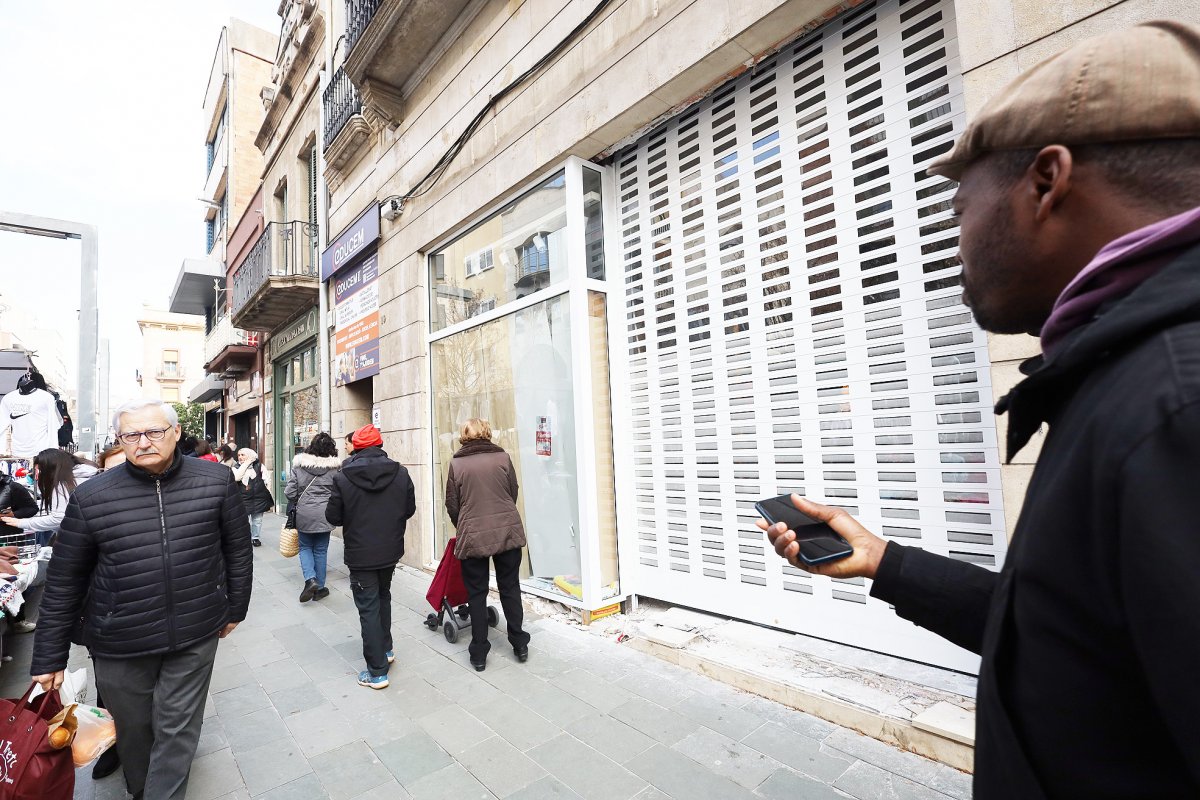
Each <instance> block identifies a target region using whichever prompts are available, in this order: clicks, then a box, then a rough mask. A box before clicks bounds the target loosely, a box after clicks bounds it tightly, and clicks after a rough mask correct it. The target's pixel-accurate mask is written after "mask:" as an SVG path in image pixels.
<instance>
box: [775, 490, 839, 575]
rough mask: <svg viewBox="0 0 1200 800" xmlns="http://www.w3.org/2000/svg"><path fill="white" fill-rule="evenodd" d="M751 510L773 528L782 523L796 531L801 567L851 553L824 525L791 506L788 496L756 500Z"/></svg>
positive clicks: (837, 536) (837, 534)
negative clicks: (803, 564) (802, 563)
mask: <svg viewBox="0 0 1200 800" xmlns="http://www.w3.org/2000/svg"><path fill="white" fill-rule="evenodd" d="M754 510H755V511H757V512H758V513H759V514H761V515H762V518H763V519H765V520H766V521H767V522H769V523H770V524H771V525H774V524H776V523H778V522H782V523H784V524H785V525H787V526H788V529H789V530H793V531H795V532H796V543H797V544H799V545H800V560H801V561H803V562H804V563H805V564H824V563H826V562H828V561H837V560H838V559H839V558H845V557H846V556H848V555H850V554H852V553H853V552H854V548H853V547H851V546H850V543H849V542H847V541H846V540H845V539H843V538H842V537H841V535H840V534H839V533H838V532H837V531H835V530H834V529H833V528H831V527H829V525H828V524H826V523H824V522H821V521H820V520H816V519H813V518H812V517H810V516H808V515H807V514H803V513H801V512H800V510H799V509H798V508H796V507H795V506H794V505H792V496H791V495H787V494H781V495H779V497H770V498H767V499H765V500H759V501H758V502H757V503H755V504H754Z"/></svg>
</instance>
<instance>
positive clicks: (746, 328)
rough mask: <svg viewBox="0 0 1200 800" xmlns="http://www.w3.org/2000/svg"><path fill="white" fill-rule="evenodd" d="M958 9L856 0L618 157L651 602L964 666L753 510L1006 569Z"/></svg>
mask: <svg viewBox="0 0 1200 800" xmlns="http://www.w3.org/2000/svg"><path fill="white" fill-rule="evenodd" d="M954 37H955V22H954V5H953V3H952V2H949V0H904V1H903V2H902V1H901V0H884V1H883V2H880V1H879V0H868V2H865V3H863V4H861V5H859V6H857V7H856V8H854V9H853V10H851V11H849V12H846V13H845V14H842V15H841V16H839V17H837V18H835V19H834V20H832V21H830V22H829V23H827V24H826V25H824V26H823V27H821V28H819V29H817V30H815V31H813V32H811V33H809V34H807V35H806V36H804V37H803V38H801V39H799V40H797V41H796V42H794V43H792V44H791V45H789V46H787V47H785V48H783V49H782V50H781V51H780V52H779V53H778V54H776V55H775V56H774V57H772V58H770V59H767V60H766V61H764V62H763V63H761V64H759V65H758V66H757V67H756V68H755V69H754V71H753V72H752V73H749V74H746V75H744V76H742V77H739V78H737V79H735V80H734V81H732V82H730V83H728V84H726V85H725V86H723V87H721V88H720V89H718V90H717V91H715V92H714V93H712V94H711V95H710V96H709V97H708V98H706V99H705V100H703V101H701V102H700V103H698V104H696V105H695V106H693V107H692V108H690V109H688V110H687V111H685V112H683V113H682V114H680V115H678V116H676V117H674V118H672V119H671V120H669V121H668V122H667V123H665V124H664V125H662V126H661V127H660V128H659V129H657V130H655V131H653V132H651V133H650V134H648V135H646V136H645V137H643V138H642V139H641V140H640V141H638V142H637V143H635V144H634V145H633V146H631V147H630V148H628V149H626V150H624V151H622V152H620V153H618V154H617V155H616V156H615V157H614V169H615V171H616V175H617V184H618V188H617V191H618V200H617V208H618V211H619V214H618V216H619V220H618V223H619V226H620V227H619V229H620V252H621V254H622V261H623V263H622V268H623V273H624V281H623V285H624V287H625V303H626V314H625V317H626V324H625V330H624V332H623V334H624V340H625V341H624V342H620V340H619V338H618V339H615V340H614V348H617V347H621V348H623V349H624V353H623V356H624V357H625V358H626V359H627V362H626V365H627V368H628V373H627V374H628V375H629V376H630V384H631V390H632V397H631V415H632V416H631V421H632V429H631V430H632V433H631V436H632V437H633V454H634V464H633V465H632V468H631V471H630V473H629V479H628V483H627V484H626V486H627V491H628V492H630V494H631V495H632V498H631V499H632V504H633V506H634V507H635V510H634V512H633V513H632V514H631V519H632V520H633V521H634V522H635V524H636V529H635V530H634V531H624V532H623V534H622V535H625V536H629V535H633V536H636V537H637V545H636V551H637V558H636V561H635V563H634V564H633V565H631V566H632V567H634V568H635V569H636V571H637V581H636V586H637V591H638V592H639V593H641V594H645V595H647V596H651V597H658V598H661V599H665V600H669V601H672V602H678V603H682V604H686V605H690V606H694V607H698V608H705V609H709V610H712V611H716V612H719V613H722V614H728V615H730V616H737V617H741V618H744V619H750V620H754V621H757V622H762V623H765V624H769V625H775V626H778V627H783V628H786V629H791V630H795V631H799V632H803V633H808V634H812V635H815V636H820V637H824V638H828V639H833V640H837V641H843V642H847V643H850V644H854V645H858V646H862V647H867V648H870V649H874V650H880V651H885V652H890V653H894V654H896V655H901V656H905V657H909V658H914V659H918V660H921V661H927V662H933V663H938V664H942V665H945V666H950V667H953V668H956V669H968V670H970V669H974V668H975V665H977V663H978V661H977V659H976V658H975V657H974V656H973V655H971V654H969V653H966V652H965V651H963V650H960V649H958V648H955V647H954V646H952V645H950V644H948V643H946V642H945V641H944V640H942V639H940V638H938V637H936V636H933V635H932V634H930V633H928V632H926V631H922V630H920V629H917V628H915V627H914V626H913V625H911V624H909V623H907V622H905V621H903V620H900V619H899V618H897V617H896V616H895V615H894V614H893V613H892V612H891V610H890V609H889V608H888V607H887V606H886V605H885V604H883V603H881V602H878V601H876V600H874V599H872V598H870V597H869V595H868V591H869V585H868V584H867V582H865V581H863V580H844V581H833V580H829V579H827V578H821V577H814V576H811V575H809V574H808V573H805V572H802V571H800V570H797V569H794V568H792V567H790V566H788V565H787V564H786V563H784V562H783V561H781V560H779V559H778V558H776V557H775V555H774V553H773V551H772V550H771V548H770V546H769V544H768V543H767V542H766V539H765V536H764V535H763V534H762V533H761V531H759V530H758V528H757V527H755V525H754V521H755V520H756V519H757V514H756V513H755V512H754V507H753V506H754V502H755V501H756V500H758V499H759V498H762V497H766V496H771V495H775V494H783V493H787V492H798V493H801V494H806V495H808V496H811V497H813V498H815V499H821V500H824V501H825V502H828V503H831V504H834V505H840V506H842V507H844V508H846V509H847V510H849V511H850V512H851V513H853V514H855V515H857V516H858V517H859V518H860V519H861V520H862V521H863V523H864V524H866V525H867V526H868V527H870V528H871V529H873V530H875V531H876V532H878V533H880V534H882V535H884V536H886V537H888V538H892V539H895V540H897V541H900V542H903V543H905V544H912V545H917V546H920V547H924V548H927V549H929V550H932V551H934V552H938V553H942V554H946V555H950V556H952V557H955V558H960V559H963V560H968V561H972V562H974V563H979V564H983V565H986V566H989V567H998V566H999V565H1000V563H1001V561H1002V560H1003V555H1004V548H1005V544H1006V537H1005V535H1004V519H1003V506H1002V497H1001V491H1000V464H999V456H998V450H997V444H996V432H995V427H994V424H993V422H992V416H991V414H990V411H991V409H990V398H991V387H990V371H989V364H988V352H987V342H986V338H985V336H984V334H983V333H982V332H981V331H980V330H978V329H977V328H976V327H975V326H974V324H973V322H972V320H971V316H970V314H969V312H967V310H966V309H965V308H964V307H963V306H962V305H961V302H960V288H959V267H958V265H957V263H956V261H955V252H956V248H957V244H958V238H957V229H956V227H955V224H954V222H953V220H952V218H951V212H950V199H951V197H952V195H953V190H954V187H953V184H952V183H950V182H949V181H946V180H944V179H942V178H938V177H936V176H932V175H929V174H927V173H926V172H925V165H926V164H928V162H929V161H930V160H931V159H932V158H934V157H935V156H937V155H938V154H940V153H943V152H945V151H946V150H947V149H949V148H950V146H951V144H952V141H953V137H954V135H955V133H956V132H959V131H961V129H962V127H963V124H964V107H963V98H962V80H961V74H960V70H961V68H960V66H959V58H958V50H957V42H956V41H955V38H954Z"/></svg>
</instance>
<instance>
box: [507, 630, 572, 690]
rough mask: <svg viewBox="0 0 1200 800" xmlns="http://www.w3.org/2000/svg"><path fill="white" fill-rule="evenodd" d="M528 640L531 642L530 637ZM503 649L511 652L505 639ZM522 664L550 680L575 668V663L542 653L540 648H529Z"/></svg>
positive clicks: (540, 676) (531, 671)
mask: <svg viewBox="0 0 1200 800" xmlns="http://www.w3.org/2000/svg"><path fill="white" fill-rule="evenodd" d="M530 641H531V642H532V639H531V640H530ZM493 648H494V645H493ZM503 649H504V650H506V651H507V652H509V653H511V652H512V648H511V647H509V646H508V642H507V640H505V641H504V648H503ZM524 666H525V669H527V670H528V671H529V672H530V673H532V674H533V675H537V676H538V677H539V678H544V679H546V680H551V679H552V678H555V677H558V676H559V675H562V674H563V673H564V672H570V671H571V670H573V669H575V665H574V664H572V663H571V662H569V661H564V660H563V659H561V658H558V657H557V656H554V655H551V654H549V653H543V652H541V651H540V650H539V651H535V650H530V654H529V660H528V661H526V662H525V665H524Z"/></svg>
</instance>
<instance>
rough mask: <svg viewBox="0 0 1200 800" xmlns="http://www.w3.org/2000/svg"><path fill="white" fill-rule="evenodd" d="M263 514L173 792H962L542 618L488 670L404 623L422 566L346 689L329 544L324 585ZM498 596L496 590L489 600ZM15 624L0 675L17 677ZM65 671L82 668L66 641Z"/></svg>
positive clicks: (517, 797) (408, 574) (344, 620)
mask: <svg viewBox="0 0 1200 800" xmlns="http://www.w3.org/2000/svg"><path fill="white" fill-rule="evenodd" d="M279 522H280V518H277V517H268V518H267V520H265V521H264V525H263V529H264V534H266V535H264V540H265V542H266V543H265V545H264V546H263V547H261V548H258V549H256V550H255V575H254V596H253V600H252V602H251V606H250V616H249V617H248V619H247V620H246V621H245V622H244V623H243V624H242V625H241V626H239V627H238V629H237V630H236V631H235V632H234V634H233V635H232V636H231V637H230V638H229V639H227V640H225V641H223V642H222V643H221V646H220V649H219V650H218V653H217V661H216V668H215V669H214V672H213V679H212V687H211V695H210V697H209V701H208V706H207V709H206V712H205V721H204V733H203V735H202V737H201V740H200V747H199V751H198V753H197V758H196V761H195V764H194V766H193V768H192V777H191V783H190V785H189V789H188V798H189V800H235V799H237V800H244V799H245V798H265V799H269V800H274V799H275V798H279V799H281V800H284V799H286V800H309V798H314V799H315V798H334V799H335V800H339V799H342V798H345V799H347V800H348V799H350V798H359V799H360V800H367V798H389V799H391V798H409V797H412V798H418V800H426V798H428V799H429V800H434V799H435V798H446V799H447V800H451V799H453V800H466V799H467V798H513V799H514V800H540V799H541V798H571V799H575V798H586V799H587V800H622V799H623V798H638V800H654V799H655V798H664V797H671V798H678V800H705V799H706V798H804V799H808V798H812V799H813V800H824V799H825V798H847V797H854V798H860V800H868V798H869V799H870V800H875V798H898V799H904V800H907V799H909V798H911V799H912V800H946V798H948V797H949V798H969V797H970V778H969V776H967V775H964V774H962V773H960V772H958V771H956V770H954V769H951V768H950V767H947V766H945V765H942V764H938V763H936V762H933V761H929V760H927V759H924V758H921V757H919V756H916V755H913V754H911V753H904V752H901V751H899V750H896V749H894V748H892V747H889V746H887V745H885V744H882V743H880V742H877V741H876V740H874V739H870V738H867V737H864V736H860V735H858V734H856V733H854V732H852V731H850V730H848V729H845V728H840V727H838V726H836V725H833V724H831V723H828V722H825V721H824V720H820V719H817V718H815V717H812V716H809V715H807V714H804V713H801V712H798V711H795V710H793V709H790V708H787V707H785V706H781V705H779V704H777V703H773V702H771V701H768V700H765V699H762V698H759V697H755V696H753V695H750V694H747V693H744V692H740V691H738V690H736V689H733V688H731V687H729V686H726V685H725V684H721V683H718V682H716V681H713V680H710V679H708V678H705V677H703V676H701V675H697V674H695V673H692V672H690V671H688V670H686V669H683V668H680V667H676V666H673V665H670V664H666V663H663V662H661V661H659V660H657V659H655V658H653V657H651V656H647V655H644V654H642V653H638V652H636V651H633V650H631V649H629V648H627V647H624V646H622V645H620V644H618V643H616V642H615V641H611V640H608V639H604V638H601V637H598V636H594V635H592V634H589V633H587V632H585V631H582V630H580V629H578V628H575V627H572V626H570V625H567V624H563V623H561V622H558V621H554V620H550V619H534V618H528V619H527V628H528V630H529V631H530V632H531V633H532V636H533V638H532V641H531V643H530V656H529V661H528V663H526V664H520V663H518V662H517V661H516V659H515V658H514V657H513V654H512V650H511V648H509V647H508V644H507V642H506V641H505V639H504V636H503V634H502V631H503V621H502V622H501V625H500V628H499V630H494V631H493V633H492V652H491V655H490V656H489V658H488V665H487V670H486V671H484V672H482V673H476V672H474V671H473V669H472V668H471V667H470V665H469V664H468V662H467V653H466V647H467V642H468V640H469V638H470V636H469V631H463V636H462V637H461V638H460V639H459V641H458V643H457V644H453V645H452V644H449V643H448V642H447V641H446V640H445V639H444V638H443V635H442V633H441V632H440V631H438V632H431V631H429V630H428V629H426V628H425V627H424V626H423V625H422V621H423V620H424V619H425V615H426V613H428V611H429V610H430V609H429V607H428V605H427V604H426V602H425V596H424V593H425V588H426V587H427V586H428V582H429V578H428V576H426V575H424V574H422V573H419V572H417V571H415V570H407V569H404V568H402V569H401V570H399V571H398V572H397V575H396V579H395V581H394V583H393V589H392V592H393V633H394V635H395V646H396V647H395V649H396V663H395V664H394V665H393V667H392V670H391V674H390V680H391V686H390V687H389V688H387V689H384V690H381V691H375V690H371V689H367V688H364V687H360V686H358V685H357V683H356V682H355V675H356V674H357V672H358V671H359V670H360V669H362V668H363V663H362V647H361V642H360V640H359V637H358V616H357V612H356V611H355V608H354V603H353V601H352V600H351V597H350V585H349V576H348V574H347V572H346V570H345V568H344V567H343V566H341V564H342V561H341V557H342V548H341V542H340V540H338V539H336V538H335V539H334V540H333V541H332V543H331V547H330V553H329V557H330V572H329V581H328V585H329V587H330V589H331V590H332V591H331V594H330V595H329V597H328V598H326V599H324V600H321V601H318V602H310V603H305V604H300V603H299V602H298V601H297V596H298V594H299V591H300V586H301V583H302V581H301V578H300V568H299V564H298V563H297V561H296V559H284V558H282V557H280V556H279V553H278V551H277V550H276V549H275V547H274V545H275V542H276V539H277V535H270V534H269V533H268V531H277V530H278V524H279ZM495 605H496V606H497V610H499V603H495ZM31 639H32V637H30V636H23V637H17V638H16V639H15V641H14V649H13V655H14V657H15V660H14V661H13V662H11V663H8V664H5V665H4V667H3V669H2V670H0V691H3V692H5V694H4V695H3V696H5V697H13V696H19V694H20V693H21V691H22V690H23V689H24V687H25V686H26V685H27V680H28V678H27V677H26V675H27V673H28V669H27V668H28V664H29V647H30V645H31ZM72 660H73V663H74V664H75V666H84V665H88V661H87V658H86V654H85V652H84V651H83V650H82V649H77V651H76V652H75V653H74V654H73V658H72ZM123 789H124V781H123V778H122V776H121V773H120V772H119V771H118V772H117V773H116V774H115V775H113V776H111V777H109V778H106V779H104V780H102V781H92V780H91V777H90V768H89V769H84V770H80V771H79V772H78V781H77V788H76V791H75V797H76V798H77V799H78V800H91V799H92V798H96V800H107V799H108V798H125V797H126V796H127V795H126V793H125V792H124V791H123Z"/></svg>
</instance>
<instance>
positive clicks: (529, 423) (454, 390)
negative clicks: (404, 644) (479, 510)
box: [430, 295, 615, 594]
mask: <svg viewBox="0 0 1200 800" xmlns="http://www.w3.org/2000/svg"><path fill="white" fill-rule="evenodd" d="M602 299H603V298H601V301H602ZM430 357H431V360H432V369H433V386H434V425H435V432H436V441H435V443H434V460H435V467H436V472H435V480H436V483H437V503H438V507H437V523H436V527H437V537H438V538H437V543H438V546H437V550H436V552H437V553H438V554H439V555H440V553H441V552H442V549H443V548H444V547H445V545H446V541H447V540H448V539H449V537H451V536H453V535H454V528H453V526H452V525H451V524H450V519H449V517H448V516H447V515H446V512H445V482H446V471H447V466H448V464H449V461H450V459H451V457H452V456H453V454H454V452H455V451H456V450H457V449H458V447H459V442H458V432H459V429H460V428H461V426H462V423H463V422H465V421H466V420H468V419H470V418H471V417H482V418H485V419H488V420H489V421H490V422H491V425H492V431H493V441H494V442H495V443H496V444H498V445H500V446H501V447H503V448H504V449H505V450H507V451H508V454H509V456H510V457H511V458H512V461H513V464H514V466H515V467H516V469H517V474H518V478H519V480H520V484H521V490H520V497H519V499H518V502H517V505H518V507H519V508H520V511H521V517H522V519H523V520H524V521H525V530H526V535H527V538H528V542H529V544H528V547H527V548H526V558H527V561H526V563H525V564H524V565H523V568H522V577H523V578H525V580H526V583H531V584H533V585H536V586H538V587H541V588H544V589H549V590H555V589H556V588H557V591H559V592H562V593H564V594H574V593H575V592H577V591H579V587H580V586H581V585H582V581H581V579H580V575H579V573H580V542H579V530H580V528H579V496H578V478H577V463H576V446H575V441H574V430H575V412H574V393H573V390H572V381H571V375H572V373H571V326H570V313H569V306H568V297H567V295H560V296H558V297H555V298H552V299H550V300H547V301H546V302H543V303H539V304H537V305H535V306H531V307H529V308H526V309H523V310H521V311H518V312H516V313H513V314H510V315H508V316H505V317H503V318H501V319H498V320H493V321H492V322H489V323H486V324H484V325H480V326H478V327H475V328H472V329H470V330H466V331H462V332H460V333H456V334H454V335H452V336H449V337H446V338H444V339H440V340H437V341H435V342H433V343H432V344H431V346H430ZM604 386H605V387H607V381H605V383H604ZM604 396H605V400H604V401H603V402H604V403H605V404H607V388H606V389H605V391H604ZM608 441H609V443H610V448H609V454H608V460H609V467H608V472H609V474H610V475H611V471H612V467H611V460H612V456H611V436H609V437H608ZM613 530H614V532H615V526H614V528H613ZM613 558H614V564H613V571H614V572H615V548H614V554H613ZM613 579H614V580H615V576H614V578H613Z"/></svg>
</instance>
